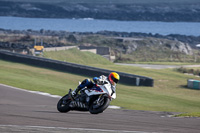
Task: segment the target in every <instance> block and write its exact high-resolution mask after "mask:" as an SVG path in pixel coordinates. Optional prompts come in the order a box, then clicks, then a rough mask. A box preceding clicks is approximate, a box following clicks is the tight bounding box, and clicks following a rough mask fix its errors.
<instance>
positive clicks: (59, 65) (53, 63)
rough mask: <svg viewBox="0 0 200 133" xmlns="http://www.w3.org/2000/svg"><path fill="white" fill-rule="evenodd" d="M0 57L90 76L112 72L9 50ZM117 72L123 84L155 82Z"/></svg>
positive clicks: (150, 83) (149, 83)
mask: <svg viewBox="0 0 200 133" xmlns="http://www.w3.org/2000/svg"><path fill="white" fill-rule="evenodd" d="M0 59H2V60H7V61H13V62H19V63H24V64H29V65H34V66H38V67H45V68H50V69H54V70H59V71H63V72H69V73H74V74H79V75H84V76H90V77H95V76H100V75H102V74H103V75H108V74H109V73H110V72H112V71H111V70H106V69H100V68H95V67H90V66H85V65H79V64H75V63H69V62H63V61H58V60H52V59H47V58H42V57H36V56H30V55H22V54H17V53H12V52H8V51H0ZM117 73H118V74H119V75H120V83H122V84H127V85H135V86H151V87H152V86H153V84H154V80H153V79H152V78H149V77H144V76H139V75H133V74H127V73H122V72H117Z"/></svg>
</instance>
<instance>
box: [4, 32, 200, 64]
mask: <svg viewBox="0 0 200 133" xmlns="http://www.w3.org/2000/svg"><path fill="white" fill-rule="evenodd" d="M0 31H1V33H0V48H1V49H9V50H11V51H13V50H20V49H21V51H22V50H23V49H24V50H28V49H30V48H33V47H34V42H35V39H37V40H39V41H40V40H41V39H42V40H43V45H44V47H61V46H71V45H75V46H106V47H111V55H115V56H116V60H115V62H132V63H133V62H138V61H139V62H144V61H145V62H152V61H156V62H200V54H199V52H198V51H197V50H195V49H193V47H191V46H192V45H191V43H188V41H191V39H192V38H194V39H193V42H198V41H199V37H193V36H176V35H174V36H173V35H171V36H159V35H150V34H142V33H121V32H98V33H79V32H73V33H72V32H65V31H45V30H40V31H32V30H27V31H16V30H15V31H12V30H2V29H1V30H0ZM179 38H180V40H181V39H183V40H185V42H184V41H179V40H178V39H179ZM195 39H196V40H195ZM187 40H188V41H187Z"/></svg>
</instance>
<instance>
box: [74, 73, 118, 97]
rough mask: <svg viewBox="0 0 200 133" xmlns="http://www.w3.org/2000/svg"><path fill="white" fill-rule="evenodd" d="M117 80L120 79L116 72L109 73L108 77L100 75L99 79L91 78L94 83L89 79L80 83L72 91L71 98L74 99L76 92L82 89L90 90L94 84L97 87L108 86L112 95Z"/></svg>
mask: <svg viewBox="0 0 200 133" xmlns="http://www.w3.org/2000/svg"><path fill="white" fill-rule="evenodd" d="M119 79H120V76H119V74H117V73H116V72H111V73H110V74H109V75H108V77H106V76H104V75H101V76H100V77H94V78H93V81H94V83H93V82H92V81H91V80H90V79H85V80H83V81H82V82H81V84H80V85H79V86H78V87H77V88H76V89H75V90H74V91H72V93H71V94H72V98H73V99H74V98H75V97H76V95H77V94H78V92H79V91H80V90H82V89H83V88H85V87H87V88H92V87H94V86H95V85H96V84H98V85H104V84H110V86H111V90H112V91H113V93H114V92H115V90H116V84H117V82H118V81H119ZM97 89H98V88H97Z"/></svg>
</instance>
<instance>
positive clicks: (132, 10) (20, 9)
mask: <svg viewBox="0 0 200 133" xmlns="http://www.w3.org/2000/svg"><path fill="white" fill-rule="evenodd" d="M177 5H178V6H177ZM0 16H18V17H31V18H32V17H36V18H37V17H39V18H77V19H78V18H94V19H110V20H128V21H130V20H133V21H166V22H169V21H171V22H174V21H185V22H200V17H199V16H200V2H199V1H198V0H190V1H187V0H175V1H172V0H171V1H168V2H165V1H159V0H153V1H151V2H149V1H148V2H147V1H145V0H142V1H139V0H136V1H131V0H125V1H123V2H122V1H119V0H117V1H115V0H110V1H105V0H104V1H100V0H97V1H95V2H94V1H91V0H83V1H82V0H77V1H72V0H68V1H64V0H57V1H51V2H49V1H47V0H42V1H39V0H37V1H30V0H17V1H16V0H1V1H0Z"/></svg>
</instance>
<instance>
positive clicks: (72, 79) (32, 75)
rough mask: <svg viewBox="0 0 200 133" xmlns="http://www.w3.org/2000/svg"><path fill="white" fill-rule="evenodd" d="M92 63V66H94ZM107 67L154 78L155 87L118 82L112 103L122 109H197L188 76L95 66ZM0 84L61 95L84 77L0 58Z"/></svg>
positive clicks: (198, 99)
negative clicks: (188, 85) (187, 83)
mask: <svg viewBox="0 0 200 133" xmlns="http://www.w3.org/2000/svg"><path fill="white" fill-rule="evenodd" d="M94 66H95V65H94ZM98 66H99V67H103V68H106V69H112V70H116V71H123V72H128V73H134V74H139V75H144V76H150V77H152V78H154V79H155V86H154V87H137V86H127V85H123V84H118V86H117V99H115V100H113V101H112V102H111V104H112V105H116V106H120V107H122V108H124V109H133V110H150V111H169V112H187V113H193V112H199V110H200V97H199V95H200V91H198V90H190V89H187V88H185V87H184V86H185V85H186V80H187V79H188V78H191V76H190V75H183V74H181V73H178V72H176V71H174V70H172V69H163V70H149V69H142V68H138V67H128V66H118V65H113V64H112V65H102V66H100V65H98ZM0 68H1V69H0V83H2V84H7V85H11V86H15V87H19V88H23V89H27V90H34V91H42V92H47V93H50V94H55V95H61V96H62V95H64V94H66V93H67V92H68V89H69V88H72V89H73V88H75V87H76V86H77V85H78V81H82V80H83V79H85V78H91V77H85V76H80V75H73V74H70V73H63V72H58V71H54V70H49V69H44V68H38V67H33V66H29V65H24V64H19V63H13V62H7V61H3V60H0Z"/></svg>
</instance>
